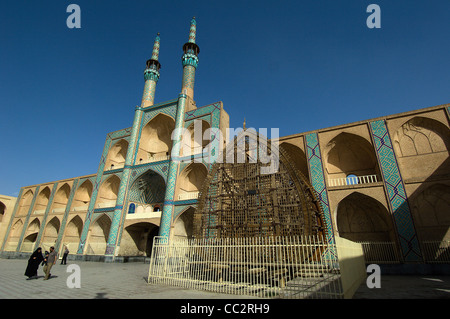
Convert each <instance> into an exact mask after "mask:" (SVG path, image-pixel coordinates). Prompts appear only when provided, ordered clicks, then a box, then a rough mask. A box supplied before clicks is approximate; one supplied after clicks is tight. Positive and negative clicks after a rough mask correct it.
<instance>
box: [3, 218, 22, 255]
mask: <svg viewBox="0 0 450 319" xmlns="http://www.w3.org/2000/svg"><path fill="white" fill-rule="evenodd" d="M22 229H23V221H22V220H21V219H18V220H16V221H15V222H14V224H13V225H12V227H11V230H10V232H9V238H8V241H7V242H6V245H5V250H6V251H15V250H16V248H17V246H18V245H19V240H20V235H21V234H22Z"/></svg>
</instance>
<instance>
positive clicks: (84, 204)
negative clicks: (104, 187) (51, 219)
mask: <svg viewBox="0 0 450 319" xmlns="http://www.w3.org/2000/svg"><path fill="white" fill-rule="evenodd" d="M93 189H94V185H93V184H92V182H91V181H90V180H89V179H87V180H85V181H84V182H83V183H82V184H81V185H80V186H78V188H77V190H76V192H75V196H74V198H73V203H72V210H75V211H82V210H87V209H88V206H89V202H90V201H91V196H92V191H93Z"/></svg>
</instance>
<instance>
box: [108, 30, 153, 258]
mask: <svg viewBox="0 0 450 319" xmlns="http://www.w3.org/2000/svg"><path fill="white" fill-rule="evenodd" d="M158 56H159V33H158V34H157V35H156V39H155V43H154V45H153V52H152V57H151V58H150V59H149V60H147V63H146V66H147V67H146V69H145V70H144V79H145V85H144V94H143V95H142V102H141V106H140V107H139V106H137V107H136V110H135V112H134V120H133V126H132V127H131V133H130V139H129V143H128V150H127V156H126V158H125V165H124V168H123V171H122V177H121V179H120V185H119V191H118V196H117V201H116V206H115V209H114V213H113V215H112V221H111V230H110V232H109V236H108V242H107V245H106V251H105V255H106V256H114V255H115V251H116V249H117V245H118V240H119V236H120V235H119V234H120V232H119V230H120V228H121V227H123V223H121V221H123V220H124V219H125V217H124V216H125V214H126V213H127V208H126V207H124V203H126V200H125V194H126V193H127V192H126V189H127V185H128V183H129V180H130V173H131V167H132V166H133V160H134V154H135V151H136V147H137V145H138V142H137V139H138V132H139V128H140V124H141V122H142V117H143V114H144V108H146V107H149V106H152V105H153V101H154V99H155V88H156V83H157V82H158V79H159V69H160V68H161V64H160V63H159V62H158Z"/></svg>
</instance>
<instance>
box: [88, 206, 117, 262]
mask: <svg viewBox="0 0 450 319" xmlns="http://www.w3.org/2000/svg"><path fill="white" fill-rule="evenodd" d="M110 228H111V219H110V218H109V216H108V215H106V214H103V215H101V216H100V217H98V218H97V219H96V220H95V222H94V223H93V224H92V226H91V228H90V230H89V236H88V237H89V239H88V242H87V248H86V254H88V255H104V254H105V251H106V244H107V243H108V236H109V231H110Z"/></svg>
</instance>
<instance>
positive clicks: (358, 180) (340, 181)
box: [328, 175, 378, 187]
mask: <svg viewBox="0 0 450 319" xmlns="http://www.w3.org/2000/svg"><path fill="white" fill-rule="evenodd" d="M376 182H378V178H377V175H365V176H349V177H342V178H332V179H328V186H329V187H334V186H348V185H357V184H371V183H376Z"/></svg>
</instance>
